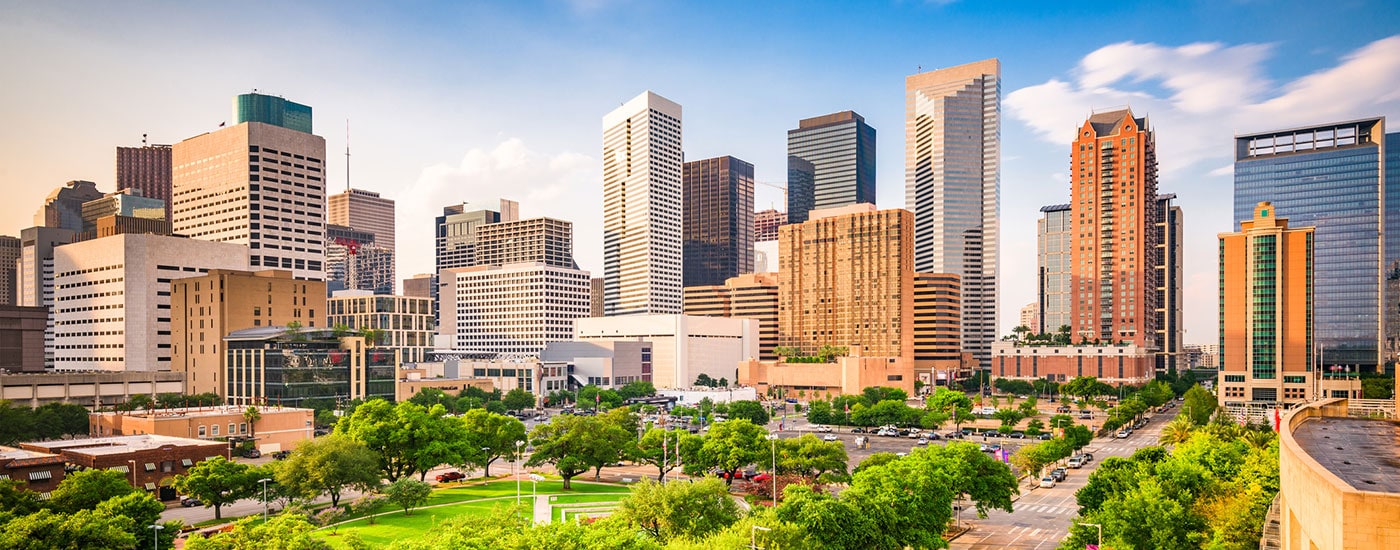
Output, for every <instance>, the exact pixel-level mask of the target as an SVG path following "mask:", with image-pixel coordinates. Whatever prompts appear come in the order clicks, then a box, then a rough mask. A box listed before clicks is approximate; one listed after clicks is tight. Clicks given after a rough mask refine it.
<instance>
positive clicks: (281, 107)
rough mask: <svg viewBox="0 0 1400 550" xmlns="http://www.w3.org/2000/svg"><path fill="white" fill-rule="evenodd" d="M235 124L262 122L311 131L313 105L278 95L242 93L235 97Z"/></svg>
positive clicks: (290, 128) (301, 130) (300, 130)
mask: <svg viewBox="0 0 1400 550" xmlns="http://www.w3.org/2000/svg"><path fill="white" fill-rule="evenodd" d="M233 115H234V116H233V120H234V124H240V123H243V122H262V123H264V124H271V125H273V126H281V127H283V128H287V129H289V130H296V131H298V132H306V133H308V134H309V133H311V107H308V106H306V105H302V104H300V103H294V102H291V101H287V100H285V99H282V98H280V97H277V96H270V95H262V94H242V95H239V96H237V97H235V98H233Z"/></svg>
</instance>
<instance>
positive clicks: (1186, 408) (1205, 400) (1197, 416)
mask: <svg viewBox="0 0 1400 550" xmlns="http://www.w3.org/2000/svg"><path fill="white" fill-rule="evenodd" d="M1219 406H1220V403H1219V401H1217V400H1216V399H1215V394H1213V393H1211V392H1210V390H1208V389H1205V388H1203V387H1201V386H1200V385H1199V384H1197V385H1195V386H1191V389H1189V390H1186V397H1185V401H1184V403H1183V404H1182V405H1181V414H1184V415H1186V417H1187V418H1190V419H1191V423H1192V424H1195V425H1197V426H1204V425H1206V424H1207V423H1209V422H1210V417H1211V415H1213V414H1215V409H1216V408H1217V407H1219Z"/></svg>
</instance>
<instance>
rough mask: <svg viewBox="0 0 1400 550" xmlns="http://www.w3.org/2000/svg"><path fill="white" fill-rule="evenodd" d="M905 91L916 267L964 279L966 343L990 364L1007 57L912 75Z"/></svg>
mask: <svg viewBox="0 0 1400 550" xmlns="http://www.w3.org/2000/svg"><path fill="white" fill-rule="evenodd" d="M904 93H905V98H906V105H905V119H904V204H905V205H906V206H907V207H909V208H910V209H912V210H913V211H914V229H913V231H914V233H915V236H914V250H913V254H914V258H915V261H914V268H915V269H917V270H918V271H920V272H924V273H952V274H955V275H958V276H960V277H961V287H960V288H961V289H962V344H963V346H964V347H965V348H966V349H968V350H969V351H971V352H973V353H974V354H975V355H976V357H977V359H978V360H979V361H980V362H981V364H982V366H983V368H987V367H988V366H990V365H991V351H992V349H991V346H992V342H993V341H994V340H996V336H997V276H998V273H999V271H998V270H999V265H1000V260H999V258H1000V253H1001V245H1000V240H1001V227H1000V225H999V224H1000V222H999V217H1000V212H1001V210H1000V209H1001V62H1000V61H998V60H996V59H987V60H983V61H977V62H974V63H968V64H966V65H959V66H957V67H949V68H946V69H939V70H935V71H929V72H922V73H918V74H914V75H910V76H908V77H907V78H905V81H904Z"/></svg>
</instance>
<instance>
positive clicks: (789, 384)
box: [739, 346, 915, 397]
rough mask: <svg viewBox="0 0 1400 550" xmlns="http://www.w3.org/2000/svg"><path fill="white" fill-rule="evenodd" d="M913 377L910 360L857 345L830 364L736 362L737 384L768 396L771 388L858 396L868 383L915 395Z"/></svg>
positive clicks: (784, 391)
mask: <svg viewBox="0 0 1400 550" xmlns="http://www.w3.org/2000/svg"><path fill="white" fill-rule="evenodd" d="M914 380H915V375H914V362H913V361H911V360H909V359H908V358H903V357H868V356H863V355H861V350H860V349H859V346H855V347H853V349H852V350H851V354H850V355H849V356H845V357H837V358H835V359H834V360H833V362H830V363H784V362H781V361H743V362H740V363H739V384H740V385H743V386H752V387H754V388H755V389H756V390H757V391H758V393H759V394H760V395H768V394H769V391H770V390H775V391H776V392H777V393H778V394H779V395H781V396H783V397H798V396H799V395H806V396H807V397H813V396H818V395H820V396H826V395H831V396H837V395H859V394H860V392H861V391H862V390H864V389H865V388H868V387H871V386H888V387H892V388H899V389H902V390H904V391H905V392H906V393H908V394H909V395H914ZM798 392H803V394H799V393H798Z"/></svg>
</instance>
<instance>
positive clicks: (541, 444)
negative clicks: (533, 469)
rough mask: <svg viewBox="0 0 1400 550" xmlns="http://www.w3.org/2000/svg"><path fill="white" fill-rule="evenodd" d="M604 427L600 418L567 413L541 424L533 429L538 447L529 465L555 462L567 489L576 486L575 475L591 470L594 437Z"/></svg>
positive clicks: (535, 444) (534, 439)
mask: <svg viewBox="0 0 1400 550" xmlns="http://www.w3.org/2000/svg"><path fill="white" fill-rule="evenodd" d="M600 428H601V424H600V423H599V422H598V417H595V416H575V415H571V414H564V415H559V416H556V417H554V420H553V421H551V422H550V423H548V424H540V425H539V426H535V429H534V430H533V431H531V432H530V442H531V444H532V445H533V446H534V448H535V450H534V452H533V453H531V454H530V459H529V461H527V462H526V463H525V465H526V466H539V465H542V464H552V465H554V470H555V471H556V472H557V473H558V474H559V477H561V478H563V479H564V490H566V491H567V490H570V489H572V488H573V486H572V485H571V482H572V481H573V478H574V477H575V476H577V475H579V474H581V473H584V472H587V471H588V469H589V468H590V467H592V463H591V462H590V459H591V458H592V453H593V450H594V448H593V437H594V435H595V432H596V431H598V430H599V429H600Z"/></svg>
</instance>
